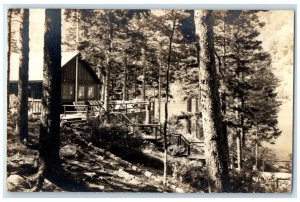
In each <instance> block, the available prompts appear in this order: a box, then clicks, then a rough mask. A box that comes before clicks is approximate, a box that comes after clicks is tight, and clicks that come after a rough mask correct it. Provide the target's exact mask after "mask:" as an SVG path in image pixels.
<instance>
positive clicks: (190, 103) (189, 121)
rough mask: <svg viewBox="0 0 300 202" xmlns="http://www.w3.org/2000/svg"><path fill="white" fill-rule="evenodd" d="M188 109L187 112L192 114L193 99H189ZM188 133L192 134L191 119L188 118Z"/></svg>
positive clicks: (187, 102)
mask: <svg viewBox="0 0 300 202" xmlns="http://www.w3.org/2000/svg"><path fill="white" fill-rule="evenodd" d="M186 109H187V112H192V99H191V98H188V99H187V101H186ZM186 133H189V134H191V133H192V121H191V117H187V118H186Z"/></svg>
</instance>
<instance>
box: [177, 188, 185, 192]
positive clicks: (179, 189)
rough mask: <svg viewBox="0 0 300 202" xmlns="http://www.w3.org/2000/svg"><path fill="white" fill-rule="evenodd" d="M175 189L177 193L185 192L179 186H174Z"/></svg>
mask: <svg viewBox="0 0 300 202" xmlns="http://www.w3.org/2000/svg"><path fill="white" fill-rule="evenodd" d="M175 191H176V192H177V193H185V192H184V190H183V189H182V188H179V187H176V188H175Z"/></svg>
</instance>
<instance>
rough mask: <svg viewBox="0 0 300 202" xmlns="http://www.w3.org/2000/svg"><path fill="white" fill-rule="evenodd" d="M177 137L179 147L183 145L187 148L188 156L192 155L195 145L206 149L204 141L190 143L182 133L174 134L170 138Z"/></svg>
mask: <svg viewBox="0 0 300 202" xmlns="http://www.w3.org/2000/svg"><path fill="white" fill-rule="evenodd" d="M171 136H173V137H177V145H178V146H180V145H183V146H184V147H185V148H187V155H188V156H189V155H191V149H192V147H193V145H198V147H204V142H203V141H190V140H188V139H187V138H186V137H184V136H183V135H182V134H180V133H173V134H171V135H170V136H169V137H171Z"/></svg>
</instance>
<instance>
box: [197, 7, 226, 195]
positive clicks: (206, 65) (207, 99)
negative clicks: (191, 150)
mask: <svg viewBox="0 0 300 202" xmlns="http://www.w3.org/2000/svg"><path fill="white" fill-rule="evenodd" d="M194 18H195V26H196V34H197V36H198V39H199V44H200V57H199V58H200V74H199V77H200V80H201V81H200V85H201V92H200V94H201V95H200V97H201V105H202V106H201V109H202V117H203V132H204V142H205V159H206V166H207V176H208V180H209V190H210V192H226V191H227V188H228V187H227V186H228V165H227V156H226V154H227V151H226V149H227V146H226V145H224V137H223V134H222V128H221V122H222V117H221V107H220V99H219V92H218V90H219V89H218V88H219V84H218V78H217V71H216V62H215V55H214V32H213V13H212V11H209V10H196V11H195V16H194Z"/></svg>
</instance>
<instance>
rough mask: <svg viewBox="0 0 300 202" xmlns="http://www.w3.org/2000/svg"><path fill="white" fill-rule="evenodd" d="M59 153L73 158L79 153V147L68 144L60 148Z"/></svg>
mask: <svg viewBox="0 0 300 202" xmlns="http://www.w3.org/2000/svg"><path fill="white" fill-rule="evenodd" d="M59 154H60V156H62V157H65V158H73V157H75V156H76V154H77V148H76V146H74V145H66V146H64V147H63V148H61V149H60V151H59Z"/></svg>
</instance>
